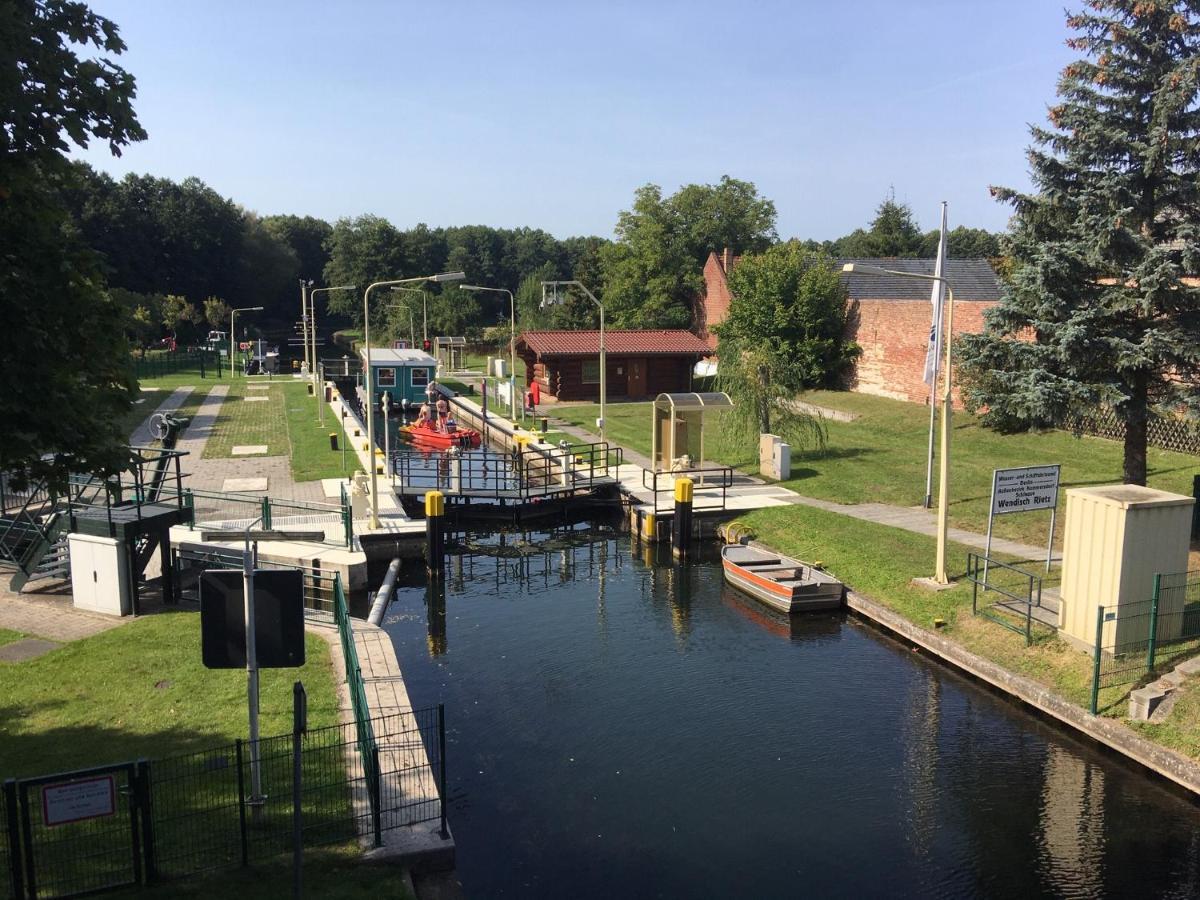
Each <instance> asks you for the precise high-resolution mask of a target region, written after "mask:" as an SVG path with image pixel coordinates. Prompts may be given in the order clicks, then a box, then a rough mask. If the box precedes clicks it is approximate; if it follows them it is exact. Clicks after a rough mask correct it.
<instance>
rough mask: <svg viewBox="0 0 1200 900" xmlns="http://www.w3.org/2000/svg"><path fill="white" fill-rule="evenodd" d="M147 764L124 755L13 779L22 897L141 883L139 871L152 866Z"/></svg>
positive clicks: (68, 894) (149, 871)
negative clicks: (119, 758) (102, 763)
mask: <svg viewBox="0 0 1200 900" xmlns="http://www.w3.org/2000/svg"><path fill="white" fill-rule="evenodd" d="M144 766H145V764H144V763H143V764H138V763H132V762H127V763H119V764H116V765H109V766H98V767H96V768H92V769H80V770H78V771H74V772H66V773H62V774H58V775H43V776H40V777H37V778H25V779H21V780H18V781H17V782H15V791H13V792H12V793H15V794H16V800H17V807H18V809H17V813H18V815H17V818H18V819H19V822H20V846H21V870H22V871H21V874H22V880H23V882H24V884H23V891H24V896H25V897H28V898H30V900H36V898H42V897H71V896H74V895H76V894H84V893H91V892H93V891H102V890H106V889H108V888H114V887H121V886H123V885H131V884H141V883H142V882H143V872H144V870H147V871H146V874H150V873H151V872H152V871H153V866H154V862H153V852H152V850H151V848H152V847H153V837H152V835H151V834H150V817H149V815H144V814H143V813H144V812H148V810H146V809H145V802H146V801H145V798H146V791H145V789H144V781H145V779H144V772H143V769H144ZM11 820H12V819H11V817H10V819H9V821H11ZM11 846H12V844H11V843H10V847H11ZM12 862H14V861H12V860H10V865H11V864H12ZM13 868H15V866H14V867H13ZM14 887H16V885H14Z"/></svg>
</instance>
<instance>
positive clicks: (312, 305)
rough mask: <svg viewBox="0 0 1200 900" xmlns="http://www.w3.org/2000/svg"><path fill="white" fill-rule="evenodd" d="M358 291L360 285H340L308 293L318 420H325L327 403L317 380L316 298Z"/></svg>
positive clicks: (310, 368) (311, 372) (311, 369)
mask: <svg viewBox="0 0 1200 900" xmlns="http://www.w3.org/2000/svg"><path fill="white" fill-rule="evenodd" d="M309 284H312V282H311V281H310V282H309ZM357 289H358V285H356V284H339V285H337V286H335V287H323V288H314V289H313V290H311V291H309V292H308V310H309V315H310V321H309V326H308V327H309V335H310V338H311V340H312V362H310V363H309V364H308V375H309V378H311V379H312V385H313V396H314V397H316V399H317V412H318V413H319V416H318V418H320V419H321V420H322V421H324V419H325V414H324V412H323V409H324V407H323V406H322V404H323V403H324V402H325V401H324V400H322V399H321V385H320V383H319V382H318V380H317V301H316V299H315V298H316V296H317V294H320V293H321V292H323V291H324V292H325V293H330V292H332V291H353V290H357ZM304 350H305V356H307V355H308V348H307V347H305V348H304Z"/></svg>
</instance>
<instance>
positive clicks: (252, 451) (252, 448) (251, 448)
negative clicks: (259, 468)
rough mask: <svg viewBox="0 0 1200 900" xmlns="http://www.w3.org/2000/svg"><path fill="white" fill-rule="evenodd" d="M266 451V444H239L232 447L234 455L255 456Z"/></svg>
mask: <svg viewBox="0 0 1200 900" xmlns="http://www.w3.org/2000/svg"><path fill="white" fill-rule="evenodd" d="M266 452H267V445H266V444H239V445H238V446H236V447H234V448H233V455H234V456H257V455H260V454H264V453H266Z"/></svg>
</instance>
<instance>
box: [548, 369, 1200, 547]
mask: <svg viewBox="0 0 1200 900" xmlns="http://www.w3.org/2000/svg"><path fill="white" fill-rule="evenodd" d="M804 399H806V400H808V401H810V402H812V403H816V404H819V405H821V406H825V407H829V408H833V409H838V410H842V411H845V412H850V413H855V414H857V415H858V416H859V418H857V419H856V420H855V421H853V422H835V421H832V420H831V421H829V422H828V430H829V442H828V446H827V448H826V450H825V452H824V453H817V452H803V451H801V452H797V451H796V450H795V449H793V453H792V475H793V477H792V478H791V479H790V480H788V481H787V482H785V483H784V484H785V486H786V487H789V488H791V489H792V490H794V491H796V492H798V493H800V494H804V495H806V496H809V497H817V498H820V499H823V500H831V501H835V502H838V503H868V502H877V503H887V504H892V505H895V506H917V505H919V504H920V503H921V502H922V501H923V499H924V495H925V460H926V450H927V441H928V433H929V432H928V427H929V410H928V408H927V407H925V406H923V405H920V404H916V403H904V402H901V401H898V400H889V399H887V398H884V397H873V396H870V395H867V394H856V393H850V392H845V391H815V392H812V393H810V394H808V395H806V396H805V398H804ZM605 412H606V418H607V426H608V427H607V432H608V438H609V440H610V441H613V442H615V443H618V444H621V445H622V446H626V447H631V448H633V449H635V450H638V451H640V452H642V453H644V454H646V455H649V452H650V404H649V403H621V404H609V405H608V407H607V409H606V411H605ZM598 413H599V407H598V406H597V405H595V404H587V405H582V406H567V407H557V408H555V410H554V412H553V415H554V416H555V417H556V418H558V419H561V420H563V421H565V422H569V423H571V424H574V425H578V426H580V427H582V428H586V429H588V430H589V431H595V430H596V429H595V419H596V416H597V415H598ZM719 422H720V420H719V418H714V419H712V423H711V424H710V428H709V431H708V439H707V440H706V447H711V448H712V451H711V452H712V453H713V455H714V457H715V458H717V459H719V460H720V461H722V462H724V463H725V464H728V465H735V466H738V467H739V468H744V469H746V470H748V471H755V470H757V447H756V446H755V440H756V436H755V435H753V434H745V433H737V434H733V433H730V432H729V431H728V429H726V431H725V432H722V431H721V426H720V424H719ZM951 454H952V455H951V461H952V469H951V477H950V518H951V523H952V524H953V525H954V526H956V527H959V528H964V529H967V530H969V531H975V532H978V533H983V532H985V531H986V530H987V514H988V505H989V498H990V495H991V484H992V470H993V469H996V468H1009V467H1016V466H1028V465H1042V464H1048V463H1061V464H1062V481H1063V486H1064V487H1075V486H1083V485H1093V484H1111V483H1117V482H1120V481H1121V472H1122V447H1121V444H1120V443H1119V442H1117V441H1110V440H1105V439H1103V438H1093V437H1081V438H1076V437H1073V436H1072V435H1070V434H1068V433H1067V432H1063V431H1050V432H1043V433H1037V434H1015V435H1002V434H997V433H996V432H994V431H990V430H988V429H986V428H983V427H981V426H980V425H979V422H978V420H977V419H976V418H975V417H974V416H970V415H967V414H965V413H956V414H955V416H954V428H953V431H952V444H951ZM1148 466H1149V477H1148V479H1147V480H1148V482H1149V484H1150V486H1151V487H1156V488H1161V489H1163V490H1167V491H1174V492H1175V493H1180V494H1185V495H1187V496H1191V492H1192V476H1193V475H1196V474H1200V461H1198V460H1197V459H1196V457H1194V456H1189V455H1186V454H1182V453H1172V452H1169V451H1165V450H1157V449H1154V448H1151V449H1150V451H1149V454H1148ZM936 490H937V485H936V471H935V485H934V491H935V495H936ZM1064 504H1065V501H1064V500H1063V499H1062V498H1061V497H1060V499H1059V510H1060V512H1061V511H1062V510H1063V509H1064ZM1049 525H1050V514H1049V511H1041V512H1031V513H1021V514H1018V515H1009V516H1001V517H998V518H997V519H996V525H995V534H996V535H997V536H999V537H1006V538H1011V539H1014V540H1020V541H1024V542H1026V543H1030V544H1034V545H1037V544H1044V543H1045V541H1046V536H1047V533H1048V530H1049ZM1061 525H1062V523H1061V522H1060V523H1059V534H1057V535H1056V538H1055V541H1056V544H1059V545H1061Z"/></svg>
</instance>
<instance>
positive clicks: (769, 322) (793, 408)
mask: <svg viewBox="0 0 1200 900" xmlns="http://www.w3.org/2000/svg"><path fill="white" fill-rule="evenodd" d="M729 290H730V293H731V294H732V295H733V300H732V302H731V303H730V305H729V314H728V316H727V317H726V319H725V321H724V322H722V323H721V324H720V325H718V326H716V328H715V329H714V330H715V332H716V334H717V337H718V338H719V339H720V346H719V354H720V365H719V367H718V373H719V374H718V377H717V384H718V387H719V389H720V390H723V391H725V392H726V393H727V394H729V396H730V399H732V400H733V402H734V410H733V412H732V413H731V414H730V421H729V423H728V424H729V425H730V426H731V427H730V428H728V429H726V434H727V435H729V436H730V437H732V436H733V435H739V434H745V433H746V432H747V431H749V430H750V429H753V430H754V431H755V432H757V433H759V434H766V433H774V434H778V435H780V436H781V437H783V438H784V439H785V440H787V441H788V442H789V443H790V444H792V445H793V446H794V447H797V448H813V449H823V448H824V446H825V440H826V430H825V423H824V421H823V420H822V419H821V418H820V417H819V416H815V415H812V414H811V413H809V412H807V411H806V410H805V408H804V407H803V406H801V405H800V404H799V403H798V402H797V400H796V395H797V394H799V393H800V392H802V391H805V390H808V389H811V388H819V387H828V386H831V385H833V384H835V383H836V382H837V381H838V379H839V378H840V377H841V376H842V375H843V374H844V372H845V371H846V369H847V367H848V366H849V365H850V364H851V363H852V362H853V360H854V358H855V357H856V356H857V355H858V346H857V345H856V344H854V343H851V342H848V341H846V340H845V331H846V315H847V311H846V292H845V289H844V288H843V287H842V284H841V281H840V280H839V278H838V273H837V271H836V270H835V269H834V267H833V263H832V261H831V260H830V259H828V258H827V257H823V256H817V255H813V254H811V253H807V252H805V251H804V250H803V248H801V247H800V246H799V245H798V244H795V243H788V244H781V245H778V246H776V247H772V248H771V249H769V250H767V251H766V252H765V253H761V254H756V255H749V256H744V257H742V258H741V260H740V261H739V262H738V264H737V266H736V268H734V270H733V271H732V272H731V273H730V275H729Z"/></svg>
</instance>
